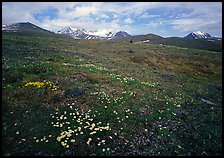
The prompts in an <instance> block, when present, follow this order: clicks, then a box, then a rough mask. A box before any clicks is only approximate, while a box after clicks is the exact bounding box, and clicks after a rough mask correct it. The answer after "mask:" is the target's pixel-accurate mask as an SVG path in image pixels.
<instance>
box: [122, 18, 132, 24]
mask: <svg viewBox="0 0 224 158" xmlns="http://www.w3.org/2000/svg"><path fill="white" fill-rule="evenodd" d="M124 22H125V23H126V24H131V23H133V22H134V20H132V19H131V18H127V19H125V20H124Z"/></svg>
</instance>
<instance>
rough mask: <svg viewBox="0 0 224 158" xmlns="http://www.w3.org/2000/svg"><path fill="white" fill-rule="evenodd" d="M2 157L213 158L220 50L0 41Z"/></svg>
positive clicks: (36, 37)
mask: <svg viewBox="0 0 224 158" xmlns="http://www.w3.org/2000/svg"><path fill="white" fill-rule="evenodd" d="M2 155H4V156H11V155H13V156H14V155H22V156H33V155H41V156H45V155H46V156H50V155H51V156H62V155H64V156H65V155H69V156H81V155H86V156H94V155H97V156H137V155H138V156H140V155H143V156H147V155H148V156H152V155H153V156H159V155H162V156H165V155H168V156H201V155H202V156H206V155H209V156H220V155H222V52H215V51H208V50H199V49H190V48H181V47H176V46H161V45H159V44H144V43H139V44H134V43H129V42H125V41H120V42H116V41H100V40H76V39H72V38H67V37H61V36H58V35H47V34H46V35H45V34H35V33H33V34H29V33H27V34H26V33H3V35H2Z"/></svg>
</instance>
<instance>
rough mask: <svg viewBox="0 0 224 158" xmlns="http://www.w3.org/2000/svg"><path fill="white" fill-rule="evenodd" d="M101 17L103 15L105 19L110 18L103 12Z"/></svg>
mask: <svg viewBox="0 0 224 158" xmlns="http://www.w3.org/2000/svg"><path fill="white" fill-rule="evenodd" d="M100 17H101V18H105V19H108V18H110V17H109V16H108V15H106V14H102V15H101V16H100Z"/></svg>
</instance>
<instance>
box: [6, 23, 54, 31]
mask: <svg viewBox="0 0 224 158" xmlns="http://www.w3.org/2000/svg"><path fill="white" fill-rule="evenodd" d="M2 31H4V32H36V33H38V32H40V33H51V34H54V32H51V31H48V30H45V29H43V28H41V27H38V26H36V25H34V24H32V23H30V22H20V23H15V24H10V25H3V26H2Z"/></svg>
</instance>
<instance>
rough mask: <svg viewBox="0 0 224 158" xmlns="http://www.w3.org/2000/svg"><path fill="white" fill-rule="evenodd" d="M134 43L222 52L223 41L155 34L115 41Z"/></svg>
mask: <svg viewBox="0 0 224 158" xmlns="http://www.w3.org/2000/svg"><path fill="white" fill-rule="evenodd" d="M117 40H119V41H127V42H128V41H133V42H136V43H141V41H143V42H144V43H149V44H163V45H169V46H178V47H183V48H193V49H202V50H210V51H217V52H221V51H222V40H217V39H216V38H211V40H207V39H197V40H194V39H187V38H180V37H167V38H163V37H161V36H158V35H154V34H147V35H136V36H132V37H126V38H120V39H114V41H117Z"/></svg>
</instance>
